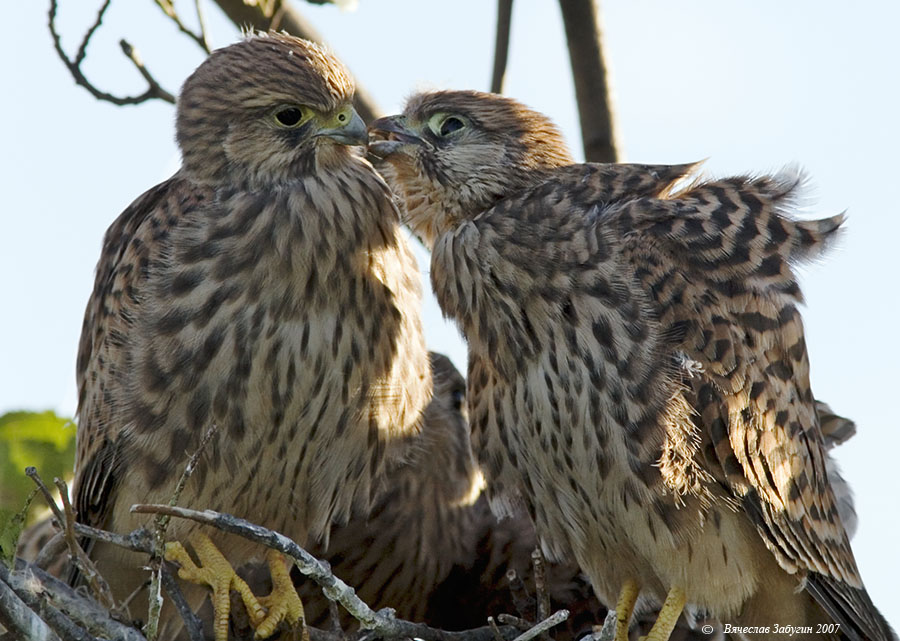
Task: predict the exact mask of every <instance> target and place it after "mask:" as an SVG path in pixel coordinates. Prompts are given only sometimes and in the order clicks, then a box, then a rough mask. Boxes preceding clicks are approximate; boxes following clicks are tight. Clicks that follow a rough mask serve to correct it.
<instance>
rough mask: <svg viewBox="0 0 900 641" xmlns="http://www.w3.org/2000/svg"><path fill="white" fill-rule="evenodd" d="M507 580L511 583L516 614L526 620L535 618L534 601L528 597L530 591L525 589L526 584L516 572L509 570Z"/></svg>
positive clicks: (510, 588) (510, 592)
mask: <svg viewBox="0 0 900 641" xmlns="http://www.w3.org/2000/svg"><path fill="white" fill-rule="evenodd" d="M506 580H507V581H509V594H510V596H511V597H512V602H513V605H514V606H515V608H516V612H518V613H519V616H521V617H522V618H524V619H528V618H529V617H533V616H534V612H533V611H534V610H535V607H534V599H532V598H531V597H530V596H528V590H527V589H526V588H525V582H524V581H522V579H521V578H520V577H519V575H518V573H516V571H515V570H512V569H510V570H507V572H506Z"/></svg>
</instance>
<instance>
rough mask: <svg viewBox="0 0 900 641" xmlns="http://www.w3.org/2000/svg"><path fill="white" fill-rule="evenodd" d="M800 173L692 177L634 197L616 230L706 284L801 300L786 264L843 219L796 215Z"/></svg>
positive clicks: (806, 254) (804, 255) (815, 249)
mask: <svg viewBox="0 0 900 641" xmlns="http://www.w3.org/2000/svg"><path fill="white" fill-rule="evenodd" d="M802 183H803V176H802V174H800V173H799V172H796V171H794V172H791V171H786V172H783V173H781V174H777V175H774V176H763V177H758V178H748V177H735V178H724V179H720V180H712V181H699V182H696V183H694V184H693V185H691V186H690V187H688V188H686V189H684V190H682V191H680V192H677V193H674V194H672V195H671V196H670V197H669V198H663V199H648V198H639V199H636V200H634V201H631V202H630V203H628V204H627V205H625V207H624V208H623V212H622V214H621V215H620V216H619V220H620V223H621V224H622V229H621V232H622V233H623V234H629V233H630V234H634V235H636V236H637V237H638V242H640V243H642V244H645V245H648V246H651V247H652V246H657V247H658V248H659V249H660V250H667V253H668V254H669V255H670V256H671V257H673V258H674V259H675V260H677V261H679V262H681V263H683V264H684V267H685V268H686V269H690V270H691V271H692V272H694V273H696V274H698V275H700V274H702V275H703V276H704V277H705V279H707V280H708V282H710V284H711V286H713V287H717V288H724V289H727V290H728V291H729V293H732V294H735V293H740V291H743V290H745V289H747V288H749V289H755V290H769V291H772V290H774V291H781V292H783V293H785V294H787V295H788V296H790V297H792V298H794V299H796V300H802V298H801V295H800V289H799V286H798V285H797V282H796V275H795V273H794V269H793V265H794V264H795V263H798V262H801V261H805V260H810V259H813V258H815V257H817V256H819V255H821V254H822V252H824V251H825V250H826V249H827V247H828V245H829V244H830V243H831V242H832V241H833V240H834V239H835V238H836V237H837V234H838V230H839V228H840V226H841V224H842V223H843V222H844V215H843V214H838V215H836V216H832V217H830V218H823V219H820V220H806V221H801V220H795V219H794V218H793V217H792V213H793V212H794V211H795V210H796V209H797V206H798V201H799V198H800V196H799V190H800V189H801V186H802Z"/></svg>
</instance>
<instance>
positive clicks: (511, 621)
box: [497, 612, 534, 632]
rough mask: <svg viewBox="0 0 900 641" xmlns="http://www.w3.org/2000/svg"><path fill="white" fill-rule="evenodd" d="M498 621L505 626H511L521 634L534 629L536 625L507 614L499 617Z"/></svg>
mask: <svg viewBox="0 0 900 641" xmlns="http://www.w3.org/2000/svg"><path fill="white" fill-rule="evenodd" d="M497 620H498V621H499V622H500V623H503V624H504V625H511V626H512V627H514V628H516V629H517V630H519V631H520V632H525V631H527V630H530V629H531V628H533V627H534V623H532V622H531V621H529V620H527V619H522V618H519V617H517V616H514V615H512V614H507V613H506V612H504V613H502V614H498V615H497Z"/></svg>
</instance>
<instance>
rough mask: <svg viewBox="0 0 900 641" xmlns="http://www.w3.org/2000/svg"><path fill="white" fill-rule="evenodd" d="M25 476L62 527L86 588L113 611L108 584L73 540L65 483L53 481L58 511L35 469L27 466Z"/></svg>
mask: <svg viewBox="0 0 900 641" xmlns="http://www.w3.org/2000/svg"><path fill="white" fill-rule="evenodd" d="M25 474H26V476H28V477H29V478H31V480H32V481H34V483H35V484H36V485H37V486H38V488H39V489H40V490H41V494H43V495H44V498H45V499H46V501H47V505H48V506H50V509H51V510H52V511H53V514H54V516H55V517H56V520H57V522H58V523H59V524H60V525H61V526H62V528H63V535H64V537H65V540H66V547H67V548H68V550H69V556H70V557H71V558H72V562H73V563H74V564H75V567H76V568H78V571H79V572H81V573H82V574H83V575H84V577H85V579H86V580H87V583H88V586H90V588H91V590H92V591H93V592H94V594H96V595H97V598H98V599H99V600H100V603H102V604H103V605H104V607H106V608H107V609H109V610H112V609H114V608H115V607H116V602H115V599H113V597H112V591H111V590H110V589H109V584H108V583H107V582H106V580H105V579H104V578H103V577H102V576H101V575H100V573H99V572H98V571H97V568H96V566H95V565H94V563H93V561H91V560H90V558H88V555H87V554H86V553H85V551H84V550H83V549H82V547H81V546H80V545H79V544H78V540H77V539H76V538H75V529H74V524H75V510H73V509H72V504H71V503H69V489H68V487H67V486H66V483H65V481H62V480H60V479H54V482H55V483H56V487H57V489H58V490H59V495H60V499H61V500H62V504H63V509H62V510H60V509H59V506H58V505H57V504H56V500H55V499H54V498H53V495H52V494H51V493H50V489H49V488H48V487H47V485H46V484H45V483H44V481H43V479H41V477H40V475H39V474H38V472H37V469H35V468H34V467H31V466H29V467H27V468H25Z"/></svg>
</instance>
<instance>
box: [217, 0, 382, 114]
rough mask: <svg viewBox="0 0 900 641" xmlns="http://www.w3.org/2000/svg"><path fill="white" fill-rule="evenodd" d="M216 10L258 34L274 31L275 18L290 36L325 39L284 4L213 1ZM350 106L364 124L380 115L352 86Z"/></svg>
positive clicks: (371, 100) (362, 90) (360, 89)
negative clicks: (218, 9) (259, 32)
mask: <svg viewBox="0 0 900 641" xmlns="http://www.w3.org/2000/svg"><path fill="white" fill-rule="evenodd" d="M215 2H216V4H217V5H219V8H220V9H222V11H223V12H224V13H225V15H226V16H228V19H229V20H231V21H232V22H233V23H234V24H236V25H239V26H249V27H251V28H253V29H257V30H259V31H267V30H268V29H270V28H275V26H276V25H274V24H273V20H274V19H275V18H277V20H278V23H277V28H278V29H279V30H284V31H286V32H287V33H289V34H291V35H292V36H297V37H298V38H305V39H306V40H312V41H313V42H318V43H319V44H324V43H325V40H324V39H323V38H322V36H321V35H320V34H319V33H318V31H316V29H315V28H314V27H313V26H312V24H310V22H309V21H308V20H306V18H304V17H303V15H302V14H301V13H300V12H299V11H297V9H295V8H294V6H293V5H291V4H288V3H287V2H280V1H279V2H275V1H274V0H273V2H272V4H266V3H263V2H252V3H251V2H234V1H233V0H215ZM353 106H354V107H356V111H358V112H359V115H360V117H361V118H362V119H363V120H364V121H366V122H372V121H373V120H375V119H376V118H378V117H379V116H380V115H382V111H381V109H380V108H379V107H378V104H377V103H376V102H375V99H374V98H373V97H372V95H371V94H370V93H369V92H368V91H366V90H365V88H364V87H361V86H360V85H359V84H357V85H356V93H355V94H354V95H353Z"/></svg>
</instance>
